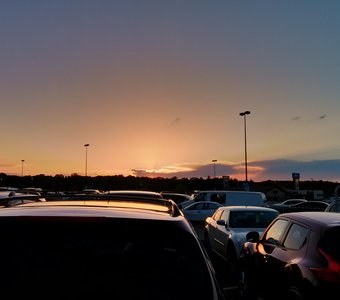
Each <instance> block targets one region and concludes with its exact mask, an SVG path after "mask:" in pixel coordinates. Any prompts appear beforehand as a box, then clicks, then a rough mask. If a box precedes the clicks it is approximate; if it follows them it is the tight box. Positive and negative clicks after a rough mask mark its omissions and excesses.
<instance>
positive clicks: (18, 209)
mask: <svg viewBox="0 0 340 300" xmlns="http://www.w3.org/2000/svg"><path fill="white" fill-rule="evenodd" d="M165 201H167V200H165ZM165 201H163V200H161V201H159V203H157V202H156V201H153V202H152V201H150V202H145V201H131V200H113V201H110V200H106V201H105V200H66V201H46V202H32V203H25V204H20V205H17V206H14V207H10V208H2V209H0V217H5V216H7V217H10V216H13V217H14V216H56V217H57V216H64V217H67V216H69V217H79V216H87V217H108V218H117V217H120V218H136V219H172V218H174V217H181V213H179V212H178V211H177V208H176V207H175V206H173V204H171V202H169V201H168V202H169V204H168V205H166V202H165Z"/></svg>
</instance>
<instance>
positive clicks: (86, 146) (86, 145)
mask: <svg viewBox="0 0 340 300" xmlns="http://www.w3.org/2000/svg"><path fill="white" fill-rule="evenodd" d="M88 146H90V144H85V145H84V147H85V179H86V186H87V148H88Z"/></svg>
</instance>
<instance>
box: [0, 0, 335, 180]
mask: <svg viewBox="0 0 340 300" xmlns="http://www.w3.org/2000/svg"><path fill="white" fill-rule="evenodd" d="M339 28H340V1H337V0H329V1H321V0H318V1H316V0H299V1H297V0H284V1H265V0H264V1H255V0H248V1H241V0H234V1H230V0H216V1H207V0H166V1H165V0H111V1H106V0H98V1H94V0H91V1H90V0H58V1H45V0H30V1H28V0H26V1H25V0H3V1H0V36H1V46H0V64H1V67H0V128H1V130H0V140H1V147H0V172H3V173H6V174H17V175H21V174H22V166H23V173H24V175H38V174H45V175H55V174H64V175H70V174H72V173H78V174H80V175H84V174H85V162H86V159H85V157H86V147H84V144H87V143H89V144H90V146H89V147H88V148H87V150H88V156H87V157H88V159H87V162H88V163H87V166H88V175H90V176H96V175H124V176H126V175H131V174H136V175H149V176H171V177H172V176H178V177H195V176H198V177H206V176H213V164H212V160H215V159H216V160H217V162H216V165H215V167H216V169H215V170H216V176H222V175H229V176H231V177H232V178H237V179H244V144H245V143H244V126H243V125H244V123H243V121H244V119H243V117H241V116H240V115H239V113H240V112H242V111H245V110H249V111H251V114H250V115H248V116H247V150H248V151H247V153H248V179H251V180H254V181H262V180H269V179H270V180H290V179H291V178H292V173H293V172H297V173H300V176H301V177H300V179H301V180H310V179H313V180H332V181H333V180H334V181H339V180H340V140H339V132H340V118H339V116H340V84H339V79H340V35H339ZM22 160H25V161H24V164H23V165H22Z"/></svg>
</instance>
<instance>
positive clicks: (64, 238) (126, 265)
mask: <svg viewBox="0 0 340 300" xmlns="http://www.w3.org/2000/svg"><path fill="white" fill-rule="evenodd" d="M0 227H1V228H2V233H1V236H0V254H1V258H2V260H1V271H0V274H1V275H0V277H1V279H0V286H1V291H2V293H5V294H6V293H8V295H11V298H13V299H17V298H19V296H25V298H29V297H30V296H32V298H33V297H34V298H35V299H36V298H37V297H38V298H40V297H41V298H42V297H44V299H52V298H53V299H54V298H56V299H84V298H88V297H91V298H92V299H104V298H105V299H131V300H132V299H134V300H135V299H157V300H159V299H176V300H177V299H202V300H203V299H204V300H207V299H224V297H223V294H222V292H221V290H220V287H219V285H218V283H217V281H216V278H215V273H214V270H213V268H212V266H211V262H210V260H209V258H208V256H207V254H206V252H205V250H204V248H203V247H202V245H201V243H200V242H199V240H198V238H197V236H196V233H195V232H194V230H193V228H192V227H191V225H190V224H189V223H188V221H187V220H186V219H185V218H184V216H183V215H182V213H181V212H180V210H179V209H178V207H177V205H176V204H175V203H174V202H172V201H169V200H161V199H151V198H150V199H147V198H145V197H144V198H140V199H138V198H137V197H120V196H116V197H115V196H110V197H108V196H107V195H106V196H102V195H101V196H94V197H93V198H91V197H90V196H85V195H84V196H77V198H75V199H67V197H65V196H63V199H62V200H60V201H57V200H56V199H55V197H54V200H53V201H49V199H48V198H46V202H35V203H29V204H22V205H18V206H16V207H11V208H2V209H0Z"/></svg>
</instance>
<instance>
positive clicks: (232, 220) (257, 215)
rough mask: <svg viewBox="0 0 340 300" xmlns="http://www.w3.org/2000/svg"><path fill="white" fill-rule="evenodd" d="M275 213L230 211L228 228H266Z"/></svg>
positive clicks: (275, 215)
mask: <svg viewBox="0 0 340 300" xmlns="http://www.w3.org/2000/svg"><path fill="white" fill-rule="evenodd" d="M277 215H278V213H277V212H271V211H231V212H230V216H229V226H230V227H232V228H266V227H267V226H268V225H269V224H270V222H271V221H272V220H274V218H275V217H277Z"/></svg>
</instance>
